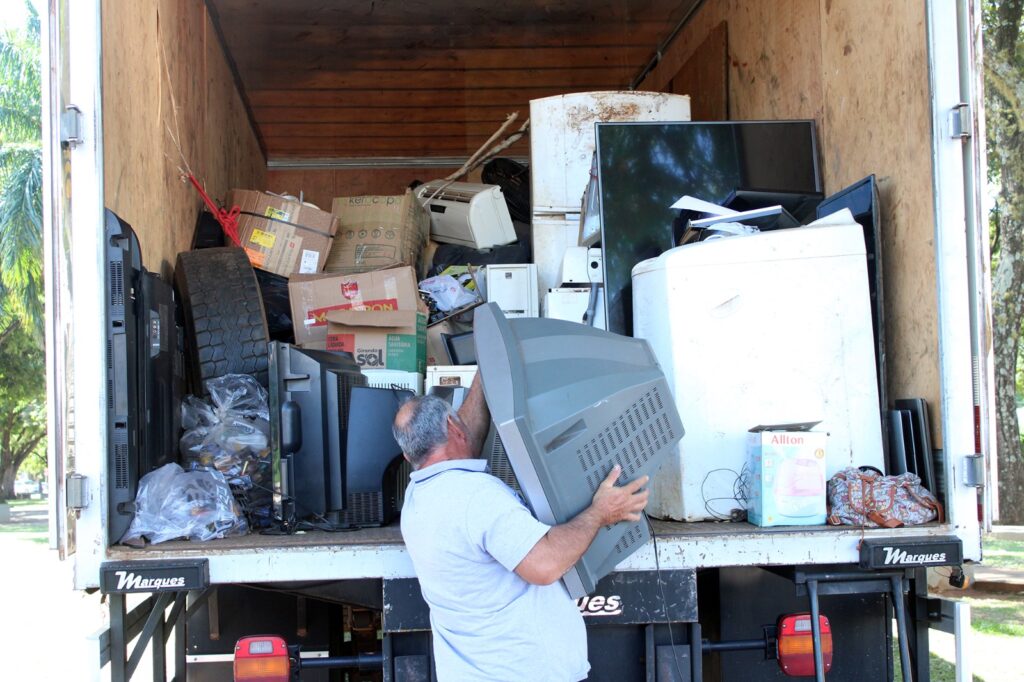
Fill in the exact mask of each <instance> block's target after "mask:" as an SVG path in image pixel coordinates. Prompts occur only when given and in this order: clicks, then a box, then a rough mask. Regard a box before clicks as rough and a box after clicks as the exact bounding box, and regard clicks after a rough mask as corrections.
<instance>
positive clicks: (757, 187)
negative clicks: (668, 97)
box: [596, 121, 822, 335]
mask: <svg viewBox="0 0 1024 682" xmlns="http://www.w3.org/2000/svg"><path fill="white" fill-rule="evenodd" d="M596 131H597V136H596V137H597V174H598V188H599V189H598V191H599V194H600V207H601V211H600V215H601V244H602V246H603V248H604V265H603V267H604V287H605V312H606V317H605V319H606V320H607V329H608V330H609V331H613V332H617V333H619V334H627V335H628V334H631V333H632V328H633V312H632V279H631V273H632V270H633V266H634V265H636V264H637V263H639V262H640V261H642V260H646V259H648V258H653V257H655V256H658V255H660V254H661V253H662V252H663V251H666V250H667V249H670V248H672V247H673V246H676V242H677V240H678V239H679V237H680V234H681V232H682V228H683V227H685V224H680V222H681V221H679V220H678V218H679V211H678V210H677V209H673V208H670V207H671V206H672V204H673V203H675V201H676V200H677V199H679V197H681V196H683V195H684V194H689V195H691V196H694V197H697V198H698V199H704V200H706V201H710V202H712V203H718V204H721V203H724V202H725V201H726V200H727V199H728V198H729V196H730V195H731V194H733V193H734V192H736V191H737V190H744V191H748V192H758V191H765V192H787V193H789V192H796V193H817V192H821V189H822V185H821V177H820V173H819V170H818V154H817V145H816V142H815V128H814V122H813V121H722V122H678V123H598V124H597V125H596Z"/></svg>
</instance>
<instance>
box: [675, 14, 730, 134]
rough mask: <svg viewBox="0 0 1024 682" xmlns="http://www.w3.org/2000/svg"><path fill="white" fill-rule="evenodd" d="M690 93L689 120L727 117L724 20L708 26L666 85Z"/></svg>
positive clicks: (726, 65) (726, 63)
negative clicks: (706, 33)
mask: <svg viewBox="0 0 1024 682" xmlns="http://www.w3.org/2000/svg"><path fill="white" fill-rule="evenodd" d="M666 90H667V91H668V92H671V93H674V94H676V95H689V97H690V120H691V121H725V120H728V118H729V38H728V31H727V29H726V24H725V22H724V21H723V22H722V23H720V24H719V25H718V26H715V27H714V28H713V29H711V32H710V33H709V34H708V36H707V38H705V39H704V42H702V43H701V44H700V45H699V46H698V47H697V49H696V50H695V51H694V53H693V54H692V55H690V58H689V59H687V60H686V63H685V64H683V66H682V67H681V68H680V69H679V72H678V73H677V74H676V75H675V76H674V77H673V78H672V80H671V81H670V82H669V84H668V87H667V88H666Z"/></svg>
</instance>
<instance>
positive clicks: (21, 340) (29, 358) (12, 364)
mask: <svg viewBox="0 0 1024 682" xmlns="http://www.w3.org/2000/svg"><path fill="white" fill-rule="evenodd" d="M44 371H45V370H44V356H43V351H42V350H41V349H40V348H39V344H38V343H37V342H36V340H35V338H33V337H32V336H31V335H30V334H29V333H28V332H26V331H25V330H23V329H16V331H14V332H12V333H11V334H9V335H8V336H7V338H6V339H5V340H4V342H3V343H0V500H6V499H10V498H12V497H13V496H14V479H15V477H16V476H17V474H18V469H20V468H21V465H22V464H23V463H24V462H25V460H26V459H28V457H29V456H30V455H32V454H36V453H37V452H38V449H39V447H40V445H41V444H42V443H43V439H44V438H46V389H45V380H44Z"/></svg>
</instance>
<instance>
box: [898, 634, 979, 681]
mask: <svg viewBox="0 0 1024 682" xmlns="http://www.w3.org/2000/svg"><path fill="white" fill-rule="evenodd" d="M928 658H929V665H928V672H929V674H930V676H931V681H932V682H956V666H954V665H953V664H952V663H950V662H949V661H947V660H946V659H944V658H942V657H941V656H939V655H938V654H935V653H930V654H928ZM892 660H893V670H894V674H893V677H892V679H893V680H897V681H899V680H902V679H903V673H902V670H903V666H902V664H901V661H900V644H899V641H898V640H897V639H896V638H895V637H893V640H892ZM973 678H974V682H985V679H984V678H983V677H978V676H977V675H974V676H973Z"/></svg>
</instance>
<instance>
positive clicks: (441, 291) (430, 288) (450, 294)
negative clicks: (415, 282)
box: [420, 275, 480, 312]
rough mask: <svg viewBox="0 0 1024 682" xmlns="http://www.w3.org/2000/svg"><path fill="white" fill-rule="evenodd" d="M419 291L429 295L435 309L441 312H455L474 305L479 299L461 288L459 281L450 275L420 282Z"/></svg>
mask: <svg viewBox="0 0 1024 682" xmlns="http://www.w3.org/2000/svg"><path fill="white" fill-rule="evenodd" d="M420 290H421V291H425V292H427V293H428V294H430V297H431V298H432V299H434V304H435V305H436V306H437V309H438V310H440V311H442V312H448V311H449V310H455V309H457V308H461V307H463V306H467V305H469V304H470V303H476V302H477V301H478V300H480V297H479V296H478V295H477V294H476V293H475V292H471V291H467V290H466V289H465V288H463V286H462V284H460V283H459V280H457V279H455V278H454V277H452V276H451V275H438V276H437V277H430V278H428V279H425V280H423V281H422V282H420Z"/></svg>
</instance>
